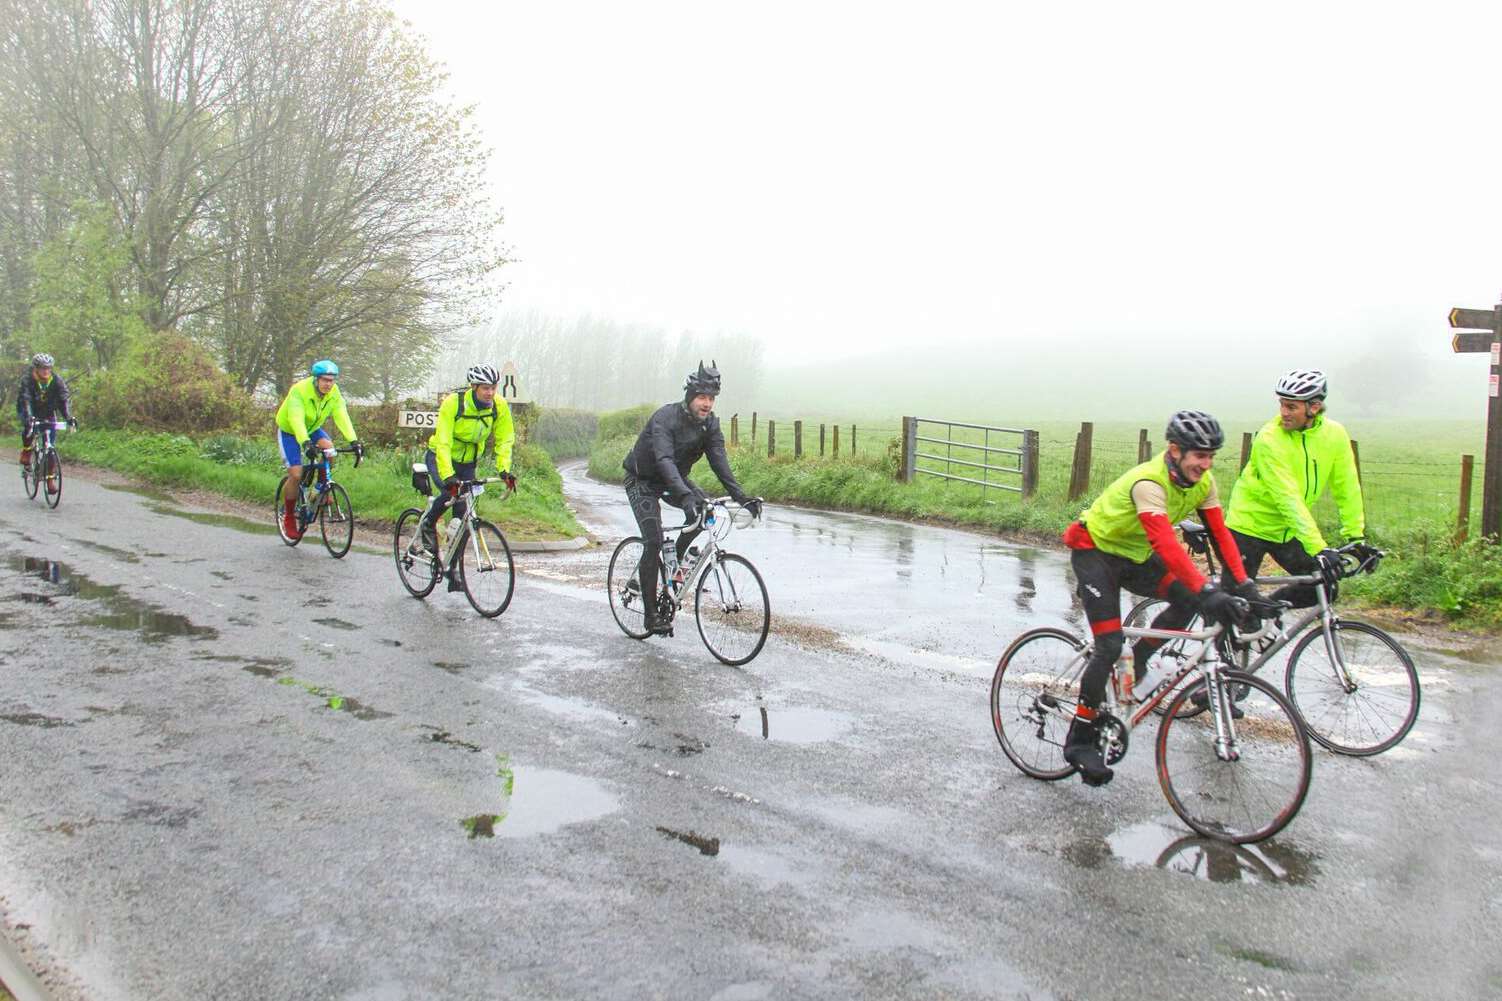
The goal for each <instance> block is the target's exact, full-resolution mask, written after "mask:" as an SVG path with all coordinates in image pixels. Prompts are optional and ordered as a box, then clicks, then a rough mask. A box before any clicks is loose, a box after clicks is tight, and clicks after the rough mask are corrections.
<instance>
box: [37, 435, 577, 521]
mask: <svg viewBox="0 0 1502 1001" xmlns="http://www.w3.org/2000/svg"><path fill="white" fill-rule="evenodd" d="M59 451H60V452H61V453H62V456H63V461H64V463H66V462H67V461H68V460H70V459H72V460H77V461H79V462H83V463H86V464H88V465H93V466H102V467H105V468H107V469H113V470H116V471H118V472H121V473H126V474H128V475H130V476H133V477H136V478H138V479H142V480H145V481H147V482H149V483H153V484H157V485H160V486H164V487H176V488H179V489H188V490H204V491H207V492H209V493H215V494H220V495H222V496H225V497H231V498H234V499H236V500H240V501H246V502H249V503H253V504H264V505H265V507H266V515H267V518H268V520H269V519H270V517H271V503H272V498H273V497H275V495H276V487H277V483H278V482H279V481H280V480H281V479H282V477H283V473H282V459H281V454H280V451H279V450H278V449H277V448H276V446H275V444H274V443H273V442H272V441H271V440H270V435H268V436H267V440H265V441H262V440H259V439H250V438H243V437H239V436H236V435H213V436H211V437H208V438H203V439H193V438H190V437H188V436H186V435H170V434H141V433H134V432H129V431H81V432H78V433H77V434H72V435H68V436H67V437H65V438H63V439H62V440H61V441H60V442H59ZM422 455H423V450H422V449H418V448H408V449H386V450H375V449H372V450H371V451H369V452H367V453H366V456H365V460H364V461H363V462H362V463H361V464H360V468H359V469H356V468H355V467H354V463H353V461H349V459H348V457H347V456H340V460H341V461H340V463H339V465H338V466H337V467H336V470H335V478H336V479H337V480H338V481H339V483H340V484H341V485H343V487H344V489H345V490H347V491H349V498H350V503H351V504H352V505H354V509H355V515H356V517H357V518H359V520H360V521H361V522H371V523H386V524H390V523H392V522H394V521H395V520H396V517H397V515H399V514H401V512H402V511H403V510H405V509H406V508H409V507H421V506H423V504H424V503H425V502H424V501H423V498H422V497H420V496H419V495H418V494H417V492H416V491H414V490H413V489H412V463H413V462H414V461H421V459H422ZM514 466H515V471H516V477H517V490H516V495H515V496H514V497H512V498H511V499H509V500H506V501H502V500H500V499H499V498H500V497H501V496H502V494H501V492H499V491H497V492H494V493H491V494H486V495H485V496H483V497H481V498H480V501H479V510H480V514H481V515H482V516H484V517H486V518H489V519H490V520H492V521H494V522H496V523H497V524H499V525H500V526H501V527H502V529H504V530H505V532H506V534H507V535H508V536H509V537H511V538H513V539H516V540H519V541H521V540H528V541H531V540H545V539H567V538H573V537H575V536H579V535H583V534H584V529H583V528H581V527H580V525H579V523H578V522H577V521H575V520H574V516H573V514H572V513H571V512H570V511H569V509H568V506H567V505H566V504H565V503H564V500H563V480H562V478H561V477H560V476H559V475H558V470H557V469H556V468H555V467H554V465H553V462H552V460H551V459H550V458H548V454H547V453H546V452H544V451H543V450H542V449H540V448H536V447H534V446H529V445H518V446H517V448H516V454H515V459H514ZM484 468H485V467H484V465H483V464H482V466H481V469H482V471H483V469H484Z"/></svg>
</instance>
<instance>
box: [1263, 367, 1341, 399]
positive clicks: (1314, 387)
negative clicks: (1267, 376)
mask: <svg viewBox="0 0 1502 1001" xmlns="http://www.w3.org/2000/svg"><path fill="white" fill-rule="evenodd" d="M1329 388H1330V387H1329V380H1327V379H1326V378H1325V373H1323V372H1321V371H1320V370H1319V369H1317V368H1296V369H1294V370H1293V371H1292V372H1289V373H1288V374H1287V375H1285V376H1283V378H1281V379H1279V380H1278V388H1277V389H1276V390H1274V392H1276V393H1277V394H1278V395H1279V396H1281V397H1283V399H1285V400H1323V399H1324V398H1325V393H1326V392H1327V391H1328V390H1329Z"/></svg>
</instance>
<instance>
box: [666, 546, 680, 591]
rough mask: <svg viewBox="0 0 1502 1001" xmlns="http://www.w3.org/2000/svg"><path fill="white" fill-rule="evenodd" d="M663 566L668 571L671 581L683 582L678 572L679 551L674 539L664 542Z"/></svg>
mask: <svg viewBox="0 0 1502 1001" xmlns="http://www.w3.org/2000/svg"><path fill="white" fill-rule="evenodd" d="M662 566H663V569H664V570H666V571H667V574H668V579H669V580H671V581H673V582H674V583H678V582H679V581H681V580H683V578H682V577H681V576H680V575H679V570H678V549H677V547H676V546H675V545H674V543H673V540H672V539H663V540H662Z"/></svg>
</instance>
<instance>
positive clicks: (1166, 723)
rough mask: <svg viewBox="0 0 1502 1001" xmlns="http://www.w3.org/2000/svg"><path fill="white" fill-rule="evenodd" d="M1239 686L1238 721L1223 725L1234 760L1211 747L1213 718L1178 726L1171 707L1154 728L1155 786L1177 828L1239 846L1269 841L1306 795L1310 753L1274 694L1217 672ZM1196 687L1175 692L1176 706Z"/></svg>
mask: <svg viewBox="0 0 1502 1001" xmlns="http://www.w3.org/2000/svg"><path fill="white" fill-rule="evenodd" d="M1220 677H1221V684H1222V687H1223V688H1226V687H1229V686H1233V685H1234V686H1239V687H1241V688H1244V689H1245V691H1246V696H1245V697H1244V698H1242V699H1241V700H1240V701H1238V702H1237V703H1236V704H1237V706H1238V707H1239V708H1240V709H1241V711H1242V713H1243V714H1244V716H1243V718H1241V719H1228V720H1227V722H1228V723H1229V725H1230V735H1231V738H1232V740H1233V747H1234V750H1235V754H1234V759H1233V760H1227V759H1228V758H1229V757H1232V756H1230V755H1227V754H1223V753H1221V752H1220V751H1219V750H1218V749H1217V747H1216V737H1215V715H1216V714H1213V713H1207V714H1205V715H1204V716H1202V717H1200V718H1197V719H1183V718H1180V717H1178V716H1176V715H1175V714H1174V711H1173V710H1174V709H1175V708H1176V706H1170V707H1169V714H1168V715H1167V716H1166V717H1165V718H1164V720H1163V722H1162V724H1161V725H1160V726H1159V727H1158V783H1159V785H1161V786H1162V787H1163V795H1165V796H1167V797H1168V803H1169V805H1170V806H1172V807H1173V812H1174V813H1177V814H1178V815H1179V817H1180V818H1182V819H1183V821H1184V823H1186V824H1188V825H1189V826H1190V827H1191V828H1193V829H1194V830H1195V831H1198V832H1199V833H1200V834H1203V835H1205V837H1207V838H1215V839H1217V840H1219V841H1229V842H1232V843H1233V844H1238V845H1240V844H1246V843H1248V842H1251V841H1261V840H1263V839H1264V838H1270V837H1272V836H1273V835H1274V834H1277V833H1278V832H1279V831H1281V830H1282V829H1283V828H1284V827H1286V826H1287V825H1288V822H1289V821H1290V820H1292V819H1293V818H1294V815H1295V814H1297V813H1298V812H1299V807H1300V806H1302V805H1303V804H1304V797H1305V796H1306V795H1307V794H1308V792H1309V771H1310V762H1311V758H1312V753H1311V752H1310V750H1309V737H1308V734H1307V733H1306V732H1305V730H1304V724H1303V723H1301V722H1299V718H1298V716H1297V715H1295V714H1294V711H1293V707H1292V706H1290V705H1289V704H1288V700H1287V699H1285V698H1284V697H1283V695H1282V693H1281V692H1279V691H1278V690H1277V688H1276V687H1274V686H1273V685H1271V684H1269V683H1268V682H1266V681H1263V680H1262V679H1261V678H1259V677H1257V676H1255V675H1251V674H1244V673H1242V672H1241V671H1223V672H1221V676H1220ZM1203 685H1204V682H1203V681H1201V682H1199V683H1197V684H1195V685H1192V686H1191V687H1189V688H1187V689H1185V690H1184V691H1181V692H1179V694H1178V695H1176V696H1174V702H1175V703H1178V702H1182V701H1184V700H1185V699H1187V698H1189V696H1190V695H1191V694H1192V693H1193V692H1194V691H1196V690H1198V689H1199V688H1201V687H1202V686H1203Z"/></svg>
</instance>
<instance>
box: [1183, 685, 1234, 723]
mask: <svg viewBox="0 0 1502 1001" xmlns="http://www.w3.org/2000/svg"><path fill="white" fill-rule="evenodd" d="M1244 698H1246V692H1245V691H1242V692H1240V693H1233V694H1232V696H1231V718H1232V719H1243V718H1245V716H1246V713H1245V712H1243V711H1242V709H1241V706H1240V705H1238V704H1237V703H1239V702H1240V701H1241V700H1242V699H1244ZM1189 701H1190V702H1193V703H1194V704H1195V705H1197V706H1199V707H1200V708H1201V709H1209V708H1210V689H1208V688H1205V687H1203V686H1201V688H1200V690H1199V691H1197V692H1195V693H1193V694H1192V695H1190V696H1189Z"/></svg>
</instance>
